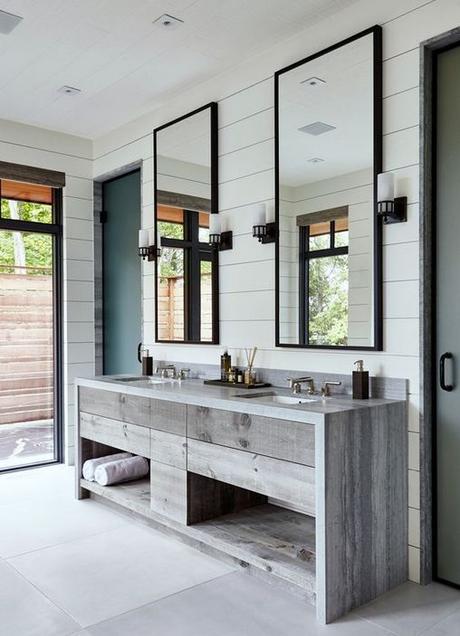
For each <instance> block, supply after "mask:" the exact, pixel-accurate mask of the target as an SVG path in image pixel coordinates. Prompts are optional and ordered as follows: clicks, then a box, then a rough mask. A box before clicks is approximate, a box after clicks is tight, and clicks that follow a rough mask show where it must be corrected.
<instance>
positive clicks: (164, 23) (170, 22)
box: [153, 13, 184, 31]
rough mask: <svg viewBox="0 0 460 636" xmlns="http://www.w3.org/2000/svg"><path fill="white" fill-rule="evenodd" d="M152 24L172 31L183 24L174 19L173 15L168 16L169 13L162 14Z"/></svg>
mask: <svg viewBox="0 0 460 636" xmlns="http://www.w3.org/2000/svg"><path fill="white" fill-rule="evenodd" d="M153 24H156V25H157V26H161V27H164V28H165V29H170V30H171V31H172V30H173V29H177V27H179V26H181V24H184V21H183V20H180V19H179V18H175V17H174V16H173V15H169V13H163V15H160V17H159V18H157V19H156V20H154V21H153Z"/></svg>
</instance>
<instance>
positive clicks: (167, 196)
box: [157, 178, 212, 212]
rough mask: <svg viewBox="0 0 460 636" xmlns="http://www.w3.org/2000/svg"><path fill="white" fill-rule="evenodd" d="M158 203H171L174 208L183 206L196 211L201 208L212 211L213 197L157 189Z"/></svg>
mask: <svg viewBox="0 0 460 636" xmlns="http://www.w3.org/2000/svg"><path fill="white" fill-rule="evenodd" d="M211 180H212V178H211ZM157 203H158V204H161V205H169V206H171V207H174V208H182V209H184V210H193V211H195V212H199V211H200V210H201V211H202V212H211V199H205V198H203V197H194V196H191V195H190V194H178V193H177V192H168V191H167V190H158V191H157Z"/></svg>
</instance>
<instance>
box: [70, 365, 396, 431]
mask: <svg viewBox="0 0 460 636" xmlns="http://www.w3.org/2000/svg"><path fill="white" fill-rule="evenodd" d="M129 377H134V376H130V375H119V376H95V377H93V378H76V380H75V384H76V385H77V386H84V387H90V388H95V389H104V390H106V391H114V392H117V393H125V394H130V395H139V396H143V397H149V398H155V399H157V400H167V401H169V402H180V403H182V404H191V405H195V406H204V407H210V408H215V409H222V410H224V411H234V412H237V413H247V414H248V415H261V416H264V417H273V418H276V419H283V420H289V421H295V422H305V423H309V424H316V423H320V422H323V421H324V418H325V416H327V415H330V414H335V413H344V412H347V411H353V410H356V409H363V408H372V407H378V406H384V405H388V404H394V403H396V402H401V400H384V399H375V398H371V399H369V400H352V399H351V397H350V396H344V395H339V396H337V397H334V396H332V397H329V398H325V399H323V398H321V397H320V396H308V395H306V394H305V393H303V394H302V395H301V396H299V397H301V398H312V399H314V401H313V402H308V403H305V404H276V403H272V402H264V401H263V400H262V399H259V400H254V399H253V398H246V397H241V396H243V395H252V396H255V395H260V394H264V393H268V392H271V391H274V392H276V394H277V395H285V396H290V395H292V393H291V391H290V390H289V389H282V388H278V387H267V388H261V389H245V388H238V386H237V385H236V386H235V388H229V387H219V386H210V385H208V384H204V383H203V380H196V379H186V380H182V381H180V380H166V381H164V382H162V383H159V384H153V383H152V384H149V383H148V382H147V381H146V380H139V381H133V382H126V381H123V378H129Z"/></svg>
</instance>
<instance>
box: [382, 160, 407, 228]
mask: <svg viewBox="0 0 460 636" xmlns="http://www.w3.org/2000/svg"><path fill="white" fill-rule="evenodd" d="M377 214H378V215H379V216H381V217H382V218H383V222H384V223H385V224H386V225H388V224H389V223H403V222H404V221H407V197H396V198H395V176H394V174H393V173H392V172H382V173H381V174H379V175H378V177H377Z"/></svg>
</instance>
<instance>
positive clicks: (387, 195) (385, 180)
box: [377, 172, 395, 203]
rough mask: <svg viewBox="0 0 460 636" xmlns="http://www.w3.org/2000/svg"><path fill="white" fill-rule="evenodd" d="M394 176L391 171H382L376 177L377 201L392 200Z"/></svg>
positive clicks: (393, 195) (393, 196)
mask: <svg viewBox="0 0 460 636" xmlns="http://www.w3.org/2000/svg"><path fill="white" fill-rule="evenodd" d="M394 198H395V176H394V174H393V173H392V172H382V173H381V174H379V175H378V177H377V201H378V202H379V203H381V202H383V201H394Z"/></svg>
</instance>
